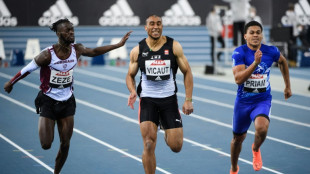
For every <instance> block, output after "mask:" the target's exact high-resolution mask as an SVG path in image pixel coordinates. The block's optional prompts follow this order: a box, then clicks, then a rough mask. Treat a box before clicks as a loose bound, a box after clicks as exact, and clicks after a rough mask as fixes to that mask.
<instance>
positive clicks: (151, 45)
mask: <svg viewBox="0 0 310 174" xmlns="http://www.w3.org/2000/svg"><path fill="white" fill-rule="evenodd" d="M163 40H164V37H163V36H160V37H159V38H158V39H153V38H151V37H148V38H146V43H147V44H148V46H149V48H150V51H152V50H156V49H158V46H161V43H162V41H163Z"/></svg>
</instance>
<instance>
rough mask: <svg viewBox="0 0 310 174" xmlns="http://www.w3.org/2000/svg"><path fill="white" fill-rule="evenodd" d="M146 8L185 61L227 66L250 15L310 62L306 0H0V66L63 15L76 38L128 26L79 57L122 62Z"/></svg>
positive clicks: (90, 43)
mask: <svg viewBox="0 0 310 174" xmlns="http://www.w3.org/2000/svg"><path fill="white" fill-rule="evenodd" d="M151 14H156V15H158V16H161V17H162V19H163V22H164V26H165V27H164V32H163V34H164V35H168V36H171V37H173V38H175V39H176V40H178V41H179V42H180V43H181V44H182V46H183V49H184V53H185V55H186V57H187V58H188V60H189V62H190V64H191V65H192V66H195V65H197V66H198V65H200V66H201V65H203V66H204V68H205V70H204V72H205V73H211V74H212V73H220V72H219V70H218V71H217V67H225V66H230V64H231V53H232V51H233V50H234V48H235V47H237V46H240V45H241V44H243V43H244V41H243V37H242V35H243V31H242V28H243V26H244V23H246V22H248V21H251V20H257V21H259V22H261V23H262V25H263V27H264V40H263V42H264V43H265V44H268V45H270V44H272V45H275V46H277V47H278V48H279V49H280V50H281V52H282V54H283V55H284V56H285V57H286V58H287V59H288V62H289V66H290V67H310V60H309V59H310V58H309V56H310V51H309V47H310V45H309V42H310V30H309V24H310V5H309V0H169V1H166V0H156V1H153V0H88V1H86V0H44V1H41V0H23V1H20V0H0V57H1V66H0V67H9V66H18V65H24V63H25V61H27V60H31V59H32V58H33V57H34V56H35V55H37V54H38V53H39V52H40V50H42V49H44V48H45V47H47V46H49V45H51V44H53V43H55V42H57V37H56V36H55V33H54V32H51V31H50V30H49V28H48V26H50V25H51V24H52V23H53V22H54V21H56V20H58V19H60V18H68V19H69V20H70V21H71V22H72V23H73V24H74V25H75V26H76V28H75V36H76V42H77V43H82V44H84V45H85V46H87V47H96V46H100V45H107V44H110V43H113V42H117V41H118V39H119V38H120V37H121V36H123V34H125V32H127V31H129V30H133V31H134V32H133V34H132V36H131V38H130V39H129V40H128V42H127V44H126V46H125V47H124V48H122V49H119V50H115V51H113V52H110V53H109V54H107V55H103V56H100V57H98V58H96V59H93V60H92V59H88V58H82V61H81V62H80V65H81V66H83V65H84V66H89V65H92V64H106V63H108V64H110V65H126V63H127V61H128V54H129V52H130V50H131V49H132V48H133V47H134V46H135V45H137V43H138V41H140V40H141V39H143V38H144V37H146V36H147V35H146V32H145V31H144V27H143V26H144V24H145V19H146V18H147V17H148V16H149V15H151Z"/></svg>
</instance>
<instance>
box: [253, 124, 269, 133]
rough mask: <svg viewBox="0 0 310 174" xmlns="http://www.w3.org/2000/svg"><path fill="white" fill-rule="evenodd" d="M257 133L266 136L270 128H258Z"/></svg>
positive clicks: (264, 126)
mask: <svg viewBox="0 0 310 174" xmlns="http://www.w3.org/2000/svg"><path fill="white" fill-rule="evenodd" d="M255 131H256V133H257V134H258V135H259V136H266V135H267V132H268V126H266V125H260V126H257V127H256V128H255Z"/></svg>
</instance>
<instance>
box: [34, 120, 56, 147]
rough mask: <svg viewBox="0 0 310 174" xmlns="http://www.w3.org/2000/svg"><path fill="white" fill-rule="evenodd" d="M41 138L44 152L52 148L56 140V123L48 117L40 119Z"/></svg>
mask: <svg viewBox="0 0 310 174" xmlns="http://www.w3.org/2000/svg"><path fill="white" fill-rule="evenodd" d="M38 127H39V137H40V143H41V147H42V148H43V149H44V150H47V149H49V148H51V146H52V142H53V140H54V128H55V121H54V120H52V119H50V118H47V117H42V116H40V117H39V125H38Z"/></svg>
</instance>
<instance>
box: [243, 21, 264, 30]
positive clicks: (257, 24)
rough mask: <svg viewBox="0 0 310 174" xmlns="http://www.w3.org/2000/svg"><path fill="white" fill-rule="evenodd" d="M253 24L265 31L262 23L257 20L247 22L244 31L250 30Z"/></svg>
mask: <svg viewBox="0 0 310 174" xmlns="http://www.w3.org/2000/svg"><path fill="white" fill-rule="evenodd" d="M252 26H259V27H260V29H261V30H262V31H263V26H262V24H260V23H259V22H257V21H250V22H248V23H247V24H245V26H244V33H246V32H247V31H248V29H249V27H252Z"/></svg>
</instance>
